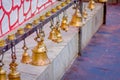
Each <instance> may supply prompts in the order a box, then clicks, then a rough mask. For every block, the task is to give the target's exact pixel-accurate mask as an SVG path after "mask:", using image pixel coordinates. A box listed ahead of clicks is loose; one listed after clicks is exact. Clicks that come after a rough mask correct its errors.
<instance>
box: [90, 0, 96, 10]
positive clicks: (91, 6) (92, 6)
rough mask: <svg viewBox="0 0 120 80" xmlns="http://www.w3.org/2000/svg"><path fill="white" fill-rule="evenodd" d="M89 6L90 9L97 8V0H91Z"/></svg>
mask: <svg viewBox="0 0 120 80" xmlns="http://www.w3.org/2000/svg"><path fill="white" fill-rule="evenodd" d="M88 8H89V9H90V10H93V9H94V8H95V1H94V0H90V1H89V3H88Z"/></svg>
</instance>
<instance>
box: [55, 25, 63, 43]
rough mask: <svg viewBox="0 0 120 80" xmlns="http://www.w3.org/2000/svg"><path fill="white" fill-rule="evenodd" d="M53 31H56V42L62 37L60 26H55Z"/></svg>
mask: <svg viewBox="0 0 120 80" xmlns="http://www.w3.org/2000/svg"><path fill="white" fill-rule="evenodd" d="M55 33H56V36H57V39H56V40H55V42H57V43H60V42H62V41H63V39H62V36H61V32H60V27H56V31H55Z"/></svg>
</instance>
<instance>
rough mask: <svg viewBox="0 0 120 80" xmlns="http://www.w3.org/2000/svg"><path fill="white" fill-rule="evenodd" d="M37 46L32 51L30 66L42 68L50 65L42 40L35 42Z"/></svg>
mask: <svg viewBox="0 0 120 80" xmlns="http://www.w3.org/2000/svg"><path fill="white" fill-rule="evenodd" d="M36 41H37V46H35V47H34V48H33V49H32V62H31V64H32V65H35V66H44V65H47V64H49V63H50V60H49V58H48V56H47V53H46V52H47V50H46V45H45V44H44V39H41V40H40V41H39V40H37V39H36Z"/></svg>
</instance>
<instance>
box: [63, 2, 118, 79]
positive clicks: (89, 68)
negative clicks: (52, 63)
mask: <svg viewBox="0 0 120 80" xmlns="http://www.w3.org/2000/svg"><path fill="white" fill-rule="evenodd" d="M61 80H120V4H118V5H108V6H107V23H106V25H103V26H102V27H101V28H100V29H99V31H98V32H97V33H96V34H95V35H94V36H93V38H92V39H91V41H90V43H89V44H88V46H87V47H86V48H85V49H84V50H83V54H82V56H81V57H77V59H76V60H75V61H74V63H73V64H72V66H71V67H70V69H69V70H68V71H67V72H66V73H65V75H64V76H63V78H62V79H61Z"/></svg>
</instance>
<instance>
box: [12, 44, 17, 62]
mask: <svg viewBox="0 0 120 80" xmlns="http://www.w3.org/2000/svg"><path fill="white" fill-rule="evenodd" d="M11 52H12V54H11V58H12V62H15V61H16V59H17V57H16V48H15V45H14V43H13V42H11Z"/></svg>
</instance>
